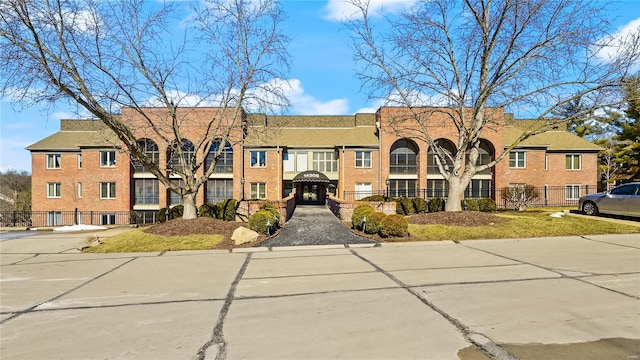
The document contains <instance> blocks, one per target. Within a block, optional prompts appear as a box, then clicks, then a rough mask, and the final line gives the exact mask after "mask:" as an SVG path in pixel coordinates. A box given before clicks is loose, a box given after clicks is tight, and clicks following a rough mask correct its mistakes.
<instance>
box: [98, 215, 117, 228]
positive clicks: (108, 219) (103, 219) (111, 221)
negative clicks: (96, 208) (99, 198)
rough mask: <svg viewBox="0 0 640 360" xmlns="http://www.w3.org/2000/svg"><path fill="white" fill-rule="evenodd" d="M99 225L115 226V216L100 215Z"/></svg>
mask: <svg viewBox="0 0 640 360" xmlns="http://www.w3.org/2000/svg"><path fill="white" fill-rule="evenodd" d="M100 223H101V224H102V225H115V224H116V214H101V215H100Z"/></svg>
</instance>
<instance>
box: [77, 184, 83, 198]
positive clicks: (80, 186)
mask: <svg viewBox="0 0 640 360" xmlns="http://www.w3.org/2000/svg"><path fill="white" fill-rule="evenodd" d="M78 199H82V183H81V182H79V183H78Z"/></svg>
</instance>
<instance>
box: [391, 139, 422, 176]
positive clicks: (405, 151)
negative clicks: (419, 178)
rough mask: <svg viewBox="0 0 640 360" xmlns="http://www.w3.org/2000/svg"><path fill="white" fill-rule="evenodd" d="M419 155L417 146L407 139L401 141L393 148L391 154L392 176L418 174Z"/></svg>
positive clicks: (394, 144)
mask: <svg viewBox="0 0 640 360" xmlns="http://www.w3.org/2000/svg"><path fill="white" fill-rule="evenodd" d="M417 154H418V147H417V146H416V144H415V143H414V142H413V141H411V140H407V139H400V140H398V141H396V142H395V143H393V146H391V153H390V154H389V172H390V173H391V174H417V173H418V166H417V164H418V163H417V158H418V157H417Z"/></svg>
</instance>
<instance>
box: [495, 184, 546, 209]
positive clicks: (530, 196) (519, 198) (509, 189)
mask: <svg viewBox="0 0 640 360" xmlns="http://www.w3.org/2000/svg"><path fill="white" fill-rule="evenodd" d="M539 196H540V194H539V193H538V190H537V189H536V188H535V187H533V186H532V185H529V184H524V185H519V186H505V187H503V188H502V190H501V191H500V197H501V198H502V200H504V201H505V202H506V203H507V204H509V205H510V207H511V208H513V209H514V210H518V211H524V209H525V208H526V207H527V206H528V205H529V204H531V202H533V200H535V199H537V198H538V197H539Z"/></svg>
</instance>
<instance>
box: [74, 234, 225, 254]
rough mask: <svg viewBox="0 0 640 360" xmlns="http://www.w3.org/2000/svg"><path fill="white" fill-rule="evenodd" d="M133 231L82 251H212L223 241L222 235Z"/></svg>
mask: <svg viewBox="0 0 640 360" xmlns="http://www.w3.org/2000/svg"><path fill="white" fill-rule="evenodd" d="M143 230H144V229H134V230H131V231H127V232H125V233H122V234H119V235H116V236H113V237H110V238H107V239H105V240H103V244H101V245H98V246H93V247H90V248H87V249H85V250H84V252H87V253H120V252H122V253H126V252H156V251H158V252H161V251H177V250H207V249H213V248H215V246H216V245H218V244H219V243H220V242H222V240H223V236H222V235H216V234H207V235H204V234H198V235H180V236H162V235H156V234H149V233H146V232H144V231H143Z"/></svg>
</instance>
